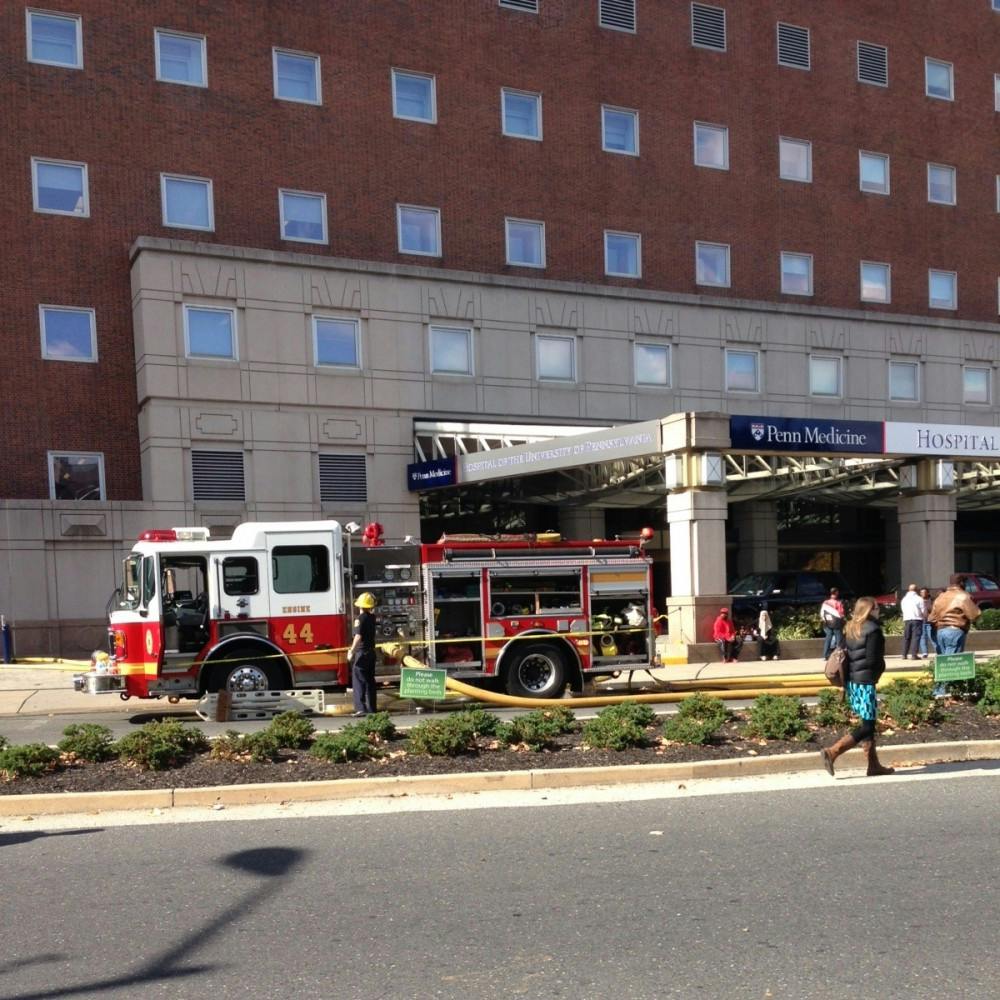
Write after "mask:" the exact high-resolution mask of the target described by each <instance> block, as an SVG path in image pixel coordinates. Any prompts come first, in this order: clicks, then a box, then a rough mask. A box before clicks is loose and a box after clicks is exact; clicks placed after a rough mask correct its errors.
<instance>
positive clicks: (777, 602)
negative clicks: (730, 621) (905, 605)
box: [729, 571, 856, 619]
mask: <svg viewBox="0 0 1000 1000" xmlns="http://www.w3.org/2000/svg"><path fill="white" fill-rule="evenodd" d="M832 587H837V588H838V589H839V590H840V599H841V600H842V601H850V600H853V598H854V597H855V596H856V595H855V593H854V588H853V587H852V586H851V585H850V584H849V583H848V582H847V581H846V580H845V579H844V578H843V577H842V576H841V575H840V574H839V573H829V572H811V571H799V572H787V573H781V572H778V573H750V574H748V575H747V576H744V577H743V578H742V579H740V580H737V581H736V583H734V584H733V585H732V587H730V588H729V595H730V596H731V597H732V599H733V617H734V618H744V619H746V618H756V616H757V615H758V614H759V613H760V611H761V609H763V608H766V609H767V610H768V611H774V610H779V609H780V610H786V609H789V610H790V609H797V608H814V609H815V611H816V613H817V615H818V614H819V606H820V605H821V604H822V603H823V601H825V600H826V598H827V597H828V596H829V594H830V589H831V588H832Z"/></svg>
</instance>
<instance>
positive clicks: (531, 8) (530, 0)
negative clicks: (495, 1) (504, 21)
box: [500, 0, 538, 14]
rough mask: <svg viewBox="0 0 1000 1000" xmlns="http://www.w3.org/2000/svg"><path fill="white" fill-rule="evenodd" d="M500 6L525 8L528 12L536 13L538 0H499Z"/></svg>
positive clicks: (516, 8)
mask: <svg viewBox="0 0 1000 1000" xmlns="http://www.w3.org/2000/svg"><path fill="white" fill-rule="evenodd" d="M500 6H501V7H509V8H510V9H511V10H526V11H527V12H528V13H529V14H537V13H538V0H500Z"/></svg>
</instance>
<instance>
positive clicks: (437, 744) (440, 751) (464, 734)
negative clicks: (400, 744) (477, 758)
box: [410, 713, 475, 757]
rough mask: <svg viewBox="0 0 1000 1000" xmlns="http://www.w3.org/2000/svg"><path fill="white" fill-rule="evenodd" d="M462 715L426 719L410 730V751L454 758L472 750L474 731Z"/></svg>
mask: <svg viewBox="0 0 1000 1000" xmlns="http://www.w3.org/2000/svg"><path fill="white" fill-rule="evenodd" d="M461 716H462V713H458V714H456V715H452V716H446V717H445V718H441V719H428V720H427V721H426V722H421V723H420V724H419V725H416V726H414V727H413V728H412V729H411V730H410V750H411V751H412V752H413V753H420V754H429V755H430V756H432V757H456V756H458V754H460V753H465V752H466V751H468V750H470V749H472V747H473V745H474V743H475V731H474V729H473V728H472V726H471V725H470V724H469V722H468V720H467V719H464V718H462V717H461Z"/></svg>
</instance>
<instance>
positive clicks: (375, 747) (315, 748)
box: [309, 713, 384, 764]
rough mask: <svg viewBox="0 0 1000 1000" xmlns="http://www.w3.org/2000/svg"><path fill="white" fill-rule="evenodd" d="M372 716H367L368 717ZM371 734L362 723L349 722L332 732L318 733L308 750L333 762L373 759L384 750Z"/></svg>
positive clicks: (322, 758) (379, 755)
mask: <svg viewBox="0 0 1000 1000" xmlns="http://www.w3.org/2000/svg"><path fill="white" fill-rule="evenodd" d="M376 714H379V713H376ZM374 717H375V716H374V715H370V716H368V718H369V719H372V718H374ZM373 735H374V734H373V733H369V732H367V731H366V730H365V727H364V725H363V724H362V723H351V724H350V725H347V726H344V728H343V729H340V730H338V731H337V732H334V733H320V734H319V735H318V736H317V737H316V739H314V740H313V743H312V746H311V747H310V748H309V752H310V753H311V754H312V755H313V756H314V757H318V758H319V759H320V760H328V761H331V762H333V763H335V764H338V763H343V762H344V761H348V760H375V759H376V758H378V757H381V756H382V755H383V753H384V751H383V749H382V747H381V746H379V744H378V742H377V740H376V739H373Z"/></svg>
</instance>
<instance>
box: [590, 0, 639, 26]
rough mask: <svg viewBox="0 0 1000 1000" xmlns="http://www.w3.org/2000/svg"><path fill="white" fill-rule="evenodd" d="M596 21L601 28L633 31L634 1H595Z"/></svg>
mask: <svg viewBox="0 0 1000 1000" xmlns="http://www.w3.org/2000/svg"><path fill="white" fill-rule="evenodd" d="M597 21H598V24H600V26H601V27H602V28H614V29H615V30H616V31H635V0H597Z"/></svg>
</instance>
